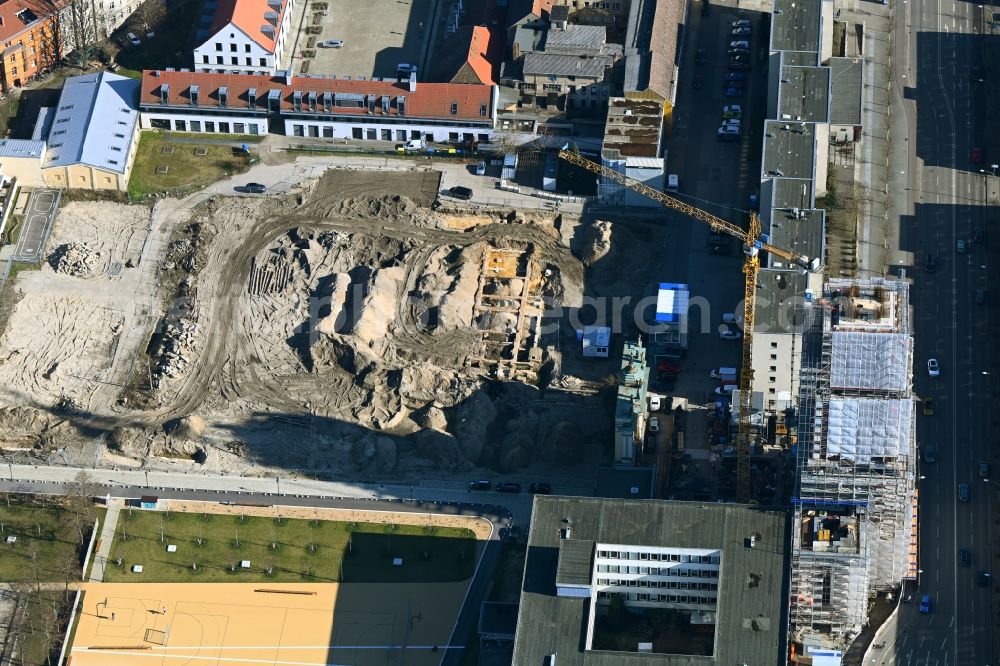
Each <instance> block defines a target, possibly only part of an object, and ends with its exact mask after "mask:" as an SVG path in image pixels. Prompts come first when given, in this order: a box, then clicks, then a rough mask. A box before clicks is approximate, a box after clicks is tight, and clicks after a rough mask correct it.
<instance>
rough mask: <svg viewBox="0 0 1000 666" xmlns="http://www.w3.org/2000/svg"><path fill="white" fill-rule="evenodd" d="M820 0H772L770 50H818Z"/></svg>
mask: <svg viewBox="0 0 1000 666" xmlns="http://www.w3.org/2000/svg"><path fill="white" fill-rule="evenodd" d="M821 7H822V1H821V0H774V14H773V15H772V17H771V50H772V51H819V46H820V45H819V27H820V15H821V11H822V9H821Z"/></svg>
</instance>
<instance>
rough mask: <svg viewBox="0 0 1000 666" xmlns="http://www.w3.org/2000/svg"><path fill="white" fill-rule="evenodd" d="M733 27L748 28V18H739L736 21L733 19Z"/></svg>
mask: <svg viewBox="0 0 1000 666" xmlns="http://www.w3.org/2000/svg"><path fill="white" fill-rule="evenodd" d="M733 27H734V28H749V27H750V19H739V20H737V21H733Z"/></svg>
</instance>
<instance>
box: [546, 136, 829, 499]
mask: <svg viewBox="0 0 1000 666" xmlns="http://www.w3.org/2000/svg"><path fill="white" fill-rule="evenodd" d="M559 157H560V158H561V159H563V160H566V161H567V162H569V163H570V164H575V165H576V166H579V167H582V168H584V169H586V170H588V171H591V172H593V173H596V174H598V175H601V176H604V177H605V178H608V179H609V180H612V181H614V182H616V183H618V184H619V185H621V186H622V187H627V188H629V189H630V190H632V191H633V192H638V193H639V194H642V195H645V196H647V197H649V198H650V199H652V200H653V201H656V202H659V203H661V204H663V205H664V206H666V207H667V208H671V209H673V210H676V211H678V212H681V213H684V214H686V215H689V216H690V217H693V218H694V219H696V220H698V221H699V222H701V223H702V224H706V225H708V226H709V227H711V228H712V229H714V230H716V231H721V232H723V233H726V234H728V235H730V236H733V237H734V238H737V239H739V240H740V241H741V242H742V243H743V252H744V254H745V257H746V258H745V259H744V260H743V273H744V275H745V276H746V281H745V288H744V298H743V362H742V363H743V364H742V366H741V367H740V383H739V388H740V412H739V434H738V437H737V446H736V498H737V499H738V500H739V501H740V502H747V501H749V500H750V449H751V445H752V444H753V440H754V430H753V424H752V423H751V422H750V412H751V410H752V405H751V390H752V387H753V325H754V308H755V305H756V300H757V274H758V272H759V271H760V251H761V250H764V251H766V252H768V253H770V254H773V255H775V256H778V257H781V258H782V259H785V260H787V261H790V262H792V263H794V264H796V265H797V266H799V267H801V268H805V269H807V270H816V269H817V268H818V266H819V262H818V260H816V259H812V260H810V258H809V257H805V256H801V255H797V254H795V253H794V252H789V251H788V250H785V249H783V248H780V247H776V246H774V245H771V244H770V243H769V242H767V241H765V240H763V239H762V238H761V233H760V219H759V218H758V217H757V214H756V213H753V212H751V213H750V227H749V229H746V230H744V229H743V228H742V227H740V226H739V225H736V224H733V223H732V222H730V221H728V220H724V219H722V218H721V217H717V216H715V215H712V214H711V213H709V212H707V211H704V210H702V209H700V208H697V207H695V206H692V205H690V204H687V203H685V202H683V201H681V200H679V199H675V198H674V197H671V196H669V195H666V194H664V193H663V192H660V191H659V190H655V189H653V188H652V187H649V186H648V185H646V184H645V183H642V182H639V181H638V180H635V179H634V178H629V177H628V176H626V175H625V174H623V173H621V172H619V171H616V170H615V169H611V168H609V167H606V166H603V165H601V164H598V163H597V162H594V161H592V160H589V159H587V158H586V157H583V156H582V155H580V154H579V152H577V151H575V150H569V149H568V146H564V147H563V149H562V150H560V151H559Z"/></svg>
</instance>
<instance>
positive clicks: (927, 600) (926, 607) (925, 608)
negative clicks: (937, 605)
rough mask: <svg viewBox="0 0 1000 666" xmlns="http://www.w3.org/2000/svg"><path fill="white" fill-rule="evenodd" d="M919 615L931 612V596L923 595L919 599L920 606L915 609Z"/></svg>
mask: <svg viewBox="0 0 1000 666" xmlns="http://www.w3.org/2000/svg"><path fill="white" fill-rule="evenodd" d="M917 610H919V611H920V612H921V613H930V612H931V595H929V594H925V595H924V596H922V597H920V606H919V607H918V608H917Z"/></svg>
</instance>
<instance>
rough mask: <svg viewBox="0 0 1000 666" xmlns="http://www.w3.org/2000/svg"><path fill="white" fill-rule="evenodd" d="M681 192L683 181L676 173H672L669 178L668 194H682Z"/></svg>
mask: <svg viewBox="0 0 1000 666" xmlns="http://www.w3.org/2000/svg"><path fill="white" fill-rule="evenodd" d="M680 191H681V179H680V178H678V176H677V174H676V173H672V174H670V175H668V176H667V192H680Z"/></svg>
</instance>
